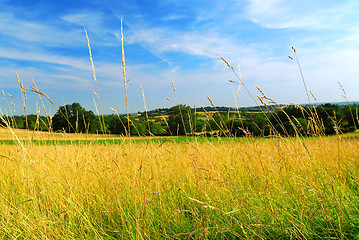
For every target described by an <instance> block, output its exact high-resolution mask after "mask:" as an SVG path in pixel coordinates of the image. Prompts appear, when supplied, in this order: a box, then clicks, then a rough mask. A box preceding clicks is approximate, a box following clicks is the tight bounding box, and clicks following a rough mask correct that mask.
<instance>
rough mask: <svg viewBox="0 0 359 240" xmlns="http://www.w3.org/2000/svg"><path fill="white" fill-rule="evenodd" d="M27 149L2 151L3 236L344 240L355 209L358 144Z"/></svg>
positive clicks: (334, 140)
mask: <svg viewBox="0 0 359 240" xmlns="http://www.w3.org/2000/svg"><path fill="white" fill-rule="evenodd" d="M24 147H25V148H26V151H24V150H23V149H22V148H21V147H20V146H5V145H0V153H1V155H0V164H1V172H2V173H1V181H0V183H1V184H0V190H1V191H0V192H1V198H0V212H1V216H2V219H0V227H1V228H2V229H6V231H5V232H3V233H2V235H1V237H3V238H9V237H11V236H15V235H16V236H19V237H21V238H22V237H30V236H31V237H32V238H34V239H41V238H61V239H63V238H64V239H65V238H82V239H84V238H87V239H88V238H92V239H101V238H109V236H112V237H113V238H127V239H129V238H132V239H133V238H138V239H142V238H145V239H147V238H163V237H165V236H166V237H167V238H179V237H180V236H182V235H181V234H183V235H184V236H194V237H198V238H213V237H215V236H221V235H220V234H224V233H225V232H230V234H231V236H239V237H240V236H242V237H245V236H246V234H247V236H252V237H249V238H254V237H256V236H257V238H261V237H265V236H266V234H267V233H266V231H265V229H272V230H273V231H274V232H275V233H276V234H279V233H283V232H290V233H291V234H292V235H291V236H293V237H296V238H299V237H303V236H304V237H305V236H311V234H319V235H318V236H320V234H324V235H325V236H328V235H329V236H332V235H334V236H335V234H336V235H338V236H339V235H340V234H341V231H343V232H344V230H345V228H346V227H345V223H347V224H348V222H349V223H350V220H351V216H350V215H349V216H348V213H350V214H353V212H356V211H357V210H355V209H356V208H357V205H356V204H357V201H356V200H355V199H356V197H355V196H354V195H353V193H352V186H351V184H354V182H359V171H358V170H359V152H358V151H357V149H358V148H359V140H358V139H357V138H351V139H346V138H345V137H324V138H314V139H306V140H301V139H299V138H292V139H280V138H278V139H268V140H265V141H264V140H255V141H246V142H241V141H225V142H222V143H221V142H218V143H210V142H206V143H198V142H196V141H195V142H192V143H190V142H188V143H185V144H179V143H163V144H156V143H146V144H145V143H129V144H122V145H59V146H57V145H53V146H35V145H25V146H24ZM350 179H352V180H353V181H354V182H353V183H350V182H349V180H350ZM352 180H350V181H352ZM354 191H355V190H354ZM157 192H158V194H154V193H157ZM178 210H179V211H180V212H181V213H178V212H177V211H178ZM333 211H334V212H337V214H338V215H336V214H334V215H333V213H332V212H333ZM333 216H334V217H333ZM320 219H322V220H323V221H325V222H326V223H327V224H329V225H328V226H329V227H327V229H325V228H324V229H323V230H321V231H322V233H316V232H315V231H316V230H315V224H316V222H317V221H319V220H320ZM330 224H332V225H333V227H330ZM338 224H342V225H341V229H340V228H338V227H337V226H338ZM313 226H314V227H313ZM334 226H335V227H334ZM283 228H284V229H285V230H283ZM343 229H344V230H343ZM217 234H218V235H217ZM289 235H290V234H289ZM258 236H261V237H258ZM222 237H223V238H224V237H225V235H223V236H222Z"/></svg>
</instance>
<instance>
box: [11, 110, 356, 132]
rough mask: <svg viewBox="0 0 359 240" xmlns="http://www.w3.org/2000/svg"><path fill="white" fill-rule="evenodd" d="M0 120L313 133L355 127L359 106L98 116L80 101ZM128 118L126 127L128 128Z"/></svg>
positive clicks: (73, 127)
mask: <svg viewBox="0 0 359 240" xmlns="http://www.w3.org/2000/svg"><path fill="white" fill-rule="evenodd" d="M4 118H5V119H6V120H7V122H8V123H9V124H10V126H11V127H13V128H20V129H30V130H34V129H35V130H40V131H54V132H67V133H74V132H78V133H80V132H81V133H91V134H94V133H104V132H106V133H111V134H120V135H128V134H130V135H131V136H134V135H140V136H144V135H156V136H165V135H166V136H170V135H172V136H178V135H216V136H217V135H218V136H228V137H229V136H260V137H265V136H270V135H278V134H280V135H282V136H294V135H301V136H316V135H332V134H339V133H347V132H352V131H355V130H357V129H358V105H357V104H352V105H337V104H323V105H317V106H294V105H290V106H265V107H251V108H240V109H235V108H228V107H204V108H196V109H194V108H191V107H189V106H185V105H177V106H173V107H171V108H162V109H155V110H152V111H149V112H147V113H146V112H138V114H133V115H130V117H129V119H127V117H126V115H119V116H118V115H105V116H103V117H102V116H97V115H95V114H94V113H93V112H92V111H90V110H86V109H85V108H83V107H82V106H81V105H80V104H79V103H73V104H68V105H65V106H61V107H59V109H58V111H57V112H56V113H55V115H54V116H53V117H45V116H38V115H27V116H14V117H6V116H4ZM128 121H130V124H129V125H130V129H128Z"/></svg>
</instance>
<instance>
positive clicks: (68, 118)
mask: <svg viewBox="0 0 359 240" xmlns="http://www.w3.org/2000/svg"><path fill="white" fill-rule="evenodd" d="M52 125H53V129H54V130H55V131H59V130H65V131H66V132H69V133H71V132H83V133H96V132H100V131H101V127H100V122H99V120H98V118H97V117H96V115H95V114H94V113H93V112H92V111H86V110H85V108H83V107H81V105H80V104H79V103H72V104H71V105H70V104H67V105H65V106H61V107H60V108H59V110H58V111H57V112H56V113H55V115H54V117H53V118H52Z"/></svg>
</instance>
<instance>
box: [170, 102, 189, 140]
mask: <svg viewBox="0 0 359 240" xmlns="http://www.w3.org/2000/svg"><path fill="white" fill-rule="evenodd" d="M168 114H169V116H168V120H167V122H168V126H169V130H170V131H171V133H172V135H186V134H191V133H192V130H193V127H194V126H193V121H194V119H195V116H194V111H193V110H192V109H191V108H190V107H189V106H186V105H182V104H180V105H178V106H173V107H171V108H170V109H169V111H168Z"/></svg>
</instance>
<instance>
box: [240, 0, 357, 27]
mask: <svg viewBox="0 0 359 240" xmlns="http://www.w3.org/2000/svg"><path fill="white" fill-rule="evenodd" d="M355 5H356V6H357V3H355V2H354V1H341V2H335V3H334V4H333V3H332V2H329V1H311V0H301V1H290V2H289V1H285V0H267V1H262V0H248V5H247V8H246V15H247V18H248V19H249V20H251V21H253V22H255V23H257V24H259V25H261V26H262V27H266V28H333V27H335V26H337V25H338V23H340V22H341V20H342V18H343V17H344V15H346V14H347V13H348V12H349V13H350V12H353V7H355Z"/></svg>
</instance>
